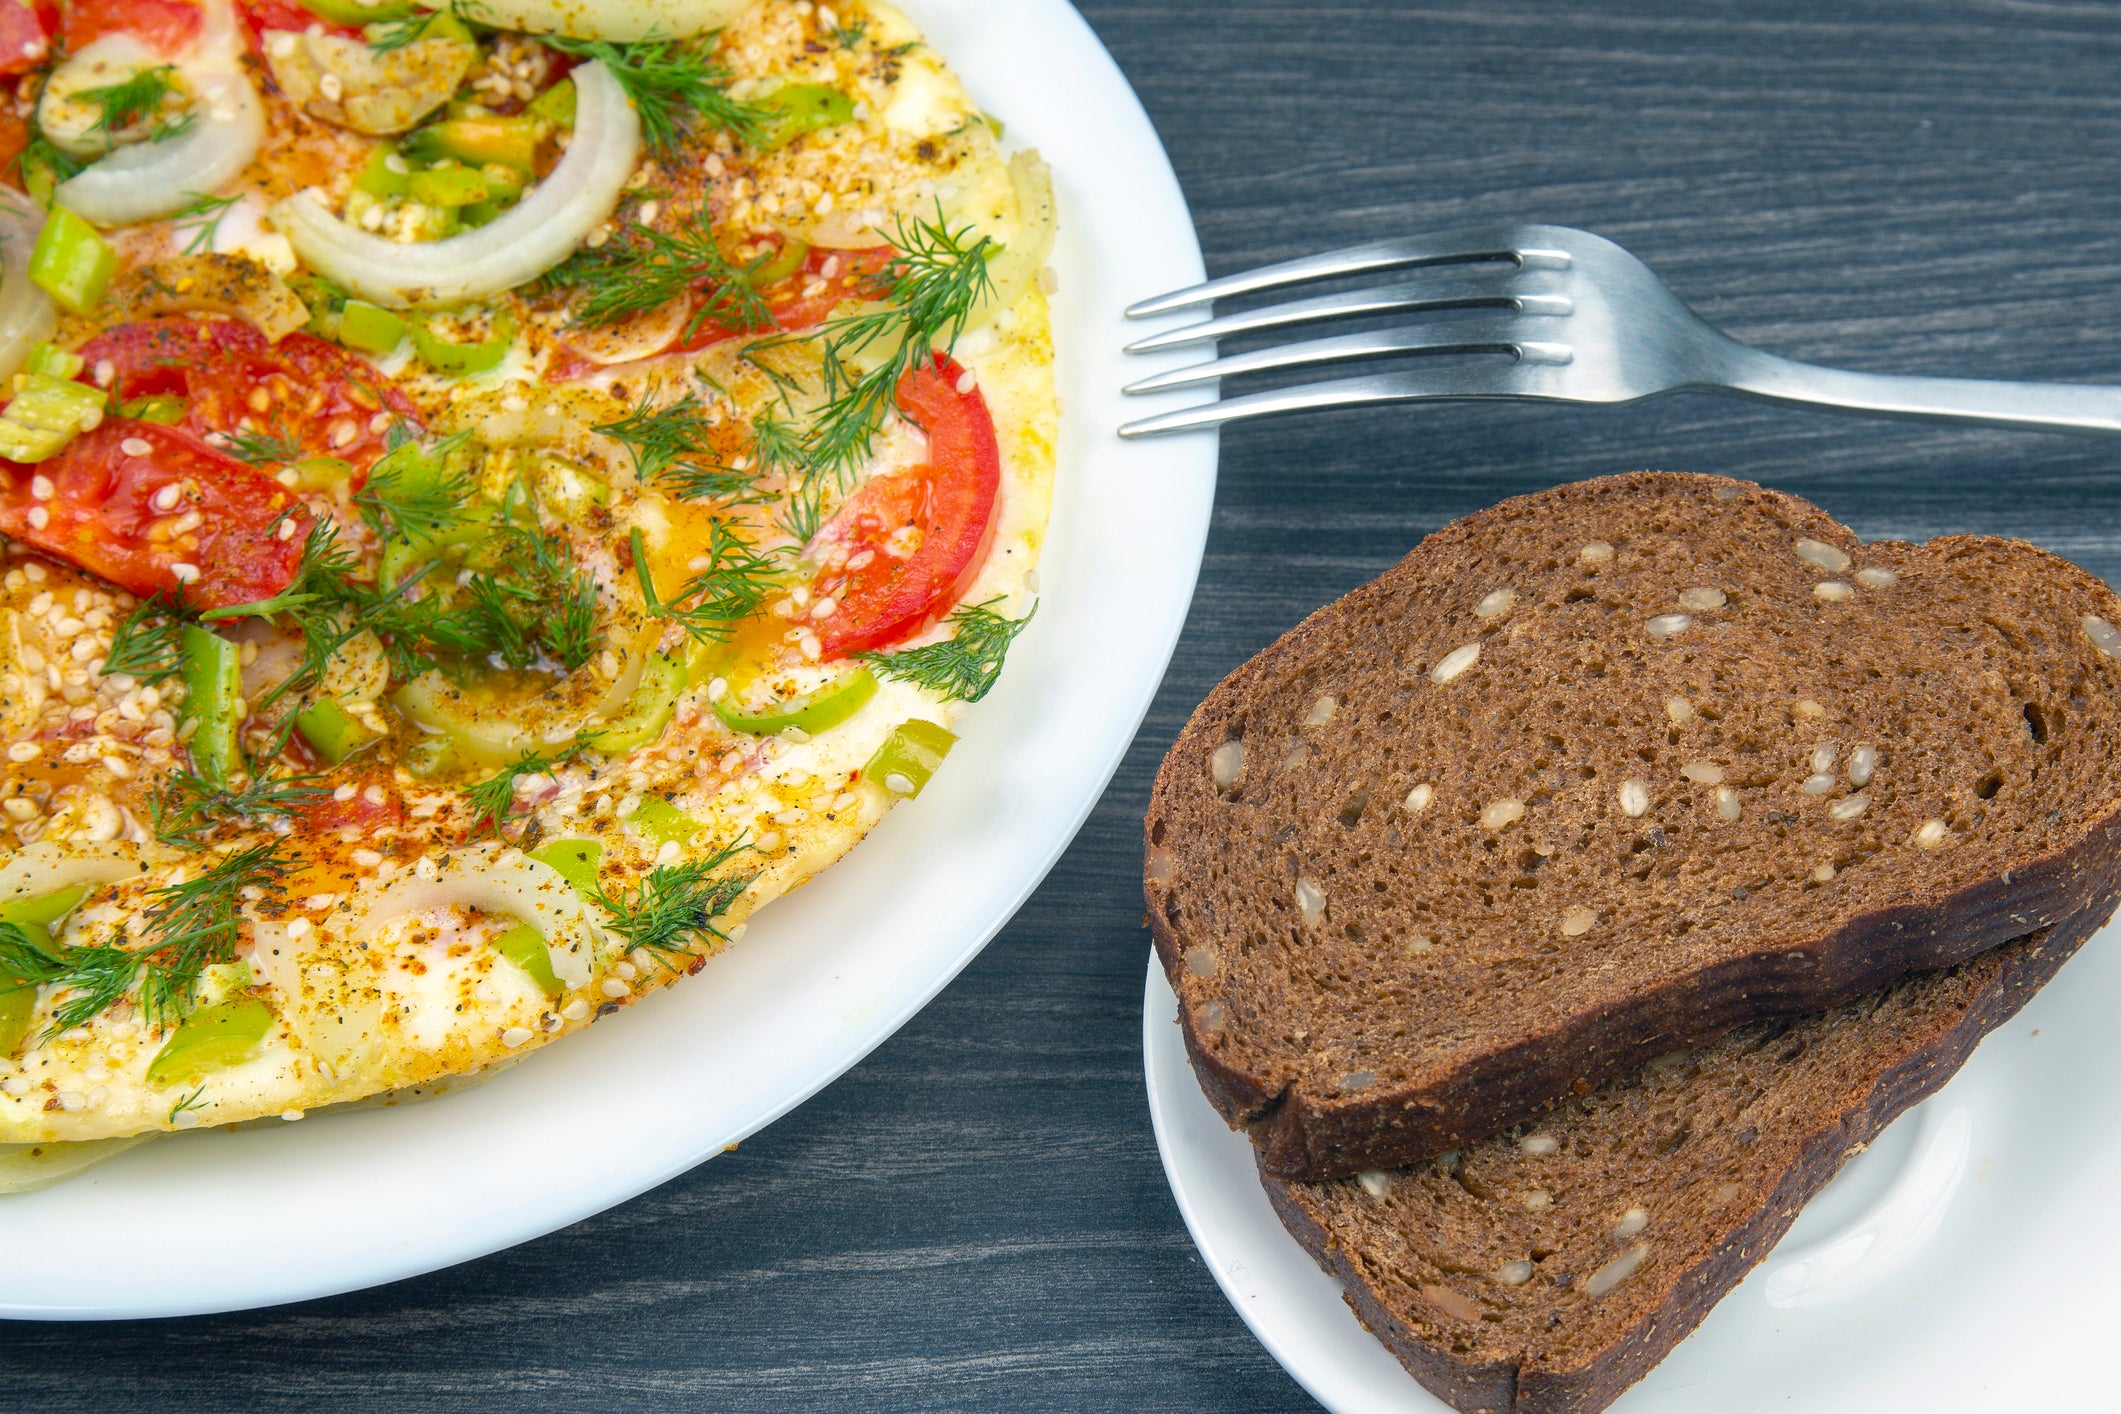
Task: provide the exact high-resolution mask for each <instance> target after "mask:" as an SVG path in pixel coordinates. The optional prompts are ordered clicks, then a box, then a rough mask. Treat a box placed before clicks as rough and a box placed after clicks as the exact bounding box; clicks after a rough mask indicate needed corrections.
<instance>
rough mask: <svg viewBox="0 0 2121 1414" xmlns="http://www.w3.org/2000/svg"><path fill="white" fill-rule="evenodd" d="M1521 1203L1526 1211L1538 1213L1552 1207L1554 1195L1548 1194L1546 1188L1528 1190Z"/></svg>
mask: <svg viewBox="0 0 2121 1414" xmlns="http://www.w3.org/2000/svg"><path fill="white" fill-rule="evenodd" d="M1520 1201H1521V1202H1522V1203H1523V1204H1524V1206H1525V1211H1527V1212H1532V1213H1536V1212H1538V1211H1539V1210H1540V1209H1542V1208H1545V1207H1548V1206H1550V1205H1551V1204H1552V1203H1553V1201H1554V1195H1553V1194H1551V1193H1549V1192H1547V1191H1546V1190H1545V1189H1544V1188H1533V1189H1529V1190H1527V1191H1526V1192H1525V1194H1524V1196H1523V1198H1522V1199H1521V1200H1520Z"/></svg>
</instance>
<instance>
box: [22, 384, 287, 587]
mask: <svg viewBox="0 0 2121 1414" xmlns="http://www.w3.org/2000/svg"><path fill="white" fill-rule="evenodd" d="M39 481H49V482H50V483H51V494H50V496H49V497H40V496H38V495H37V494H36V492H37V491H38V490H39V489H41V488H39V487H38V485H37V483H38V482H39ZM165 488H173V489H165ZM157 493H162V498H161V501H160V502H159V503H158V502H157V500H156V495H157ZM39 510H41V511H43V513H44V514H43V516H42V520H43V522H44V523H43V524H41V525H39V524H38V523H37V521H38V519H39V517H38V516H37V515H36V512H37V511H39ZM194 515H196V517H197V519H196V523H194V524H191V525H189V526H185V522H187V521H192V520H193V518H194ZM310 520H311V517H310V514H309V512H308V511H307V510H306V509H305V508H304V507H303V506H302V505H301V503H300V502H299V501H298V500H297V499H296V498H295V494H294V493H293V492H292V491H289V490H288V489H287V488H286V487H285V486H282V485H281V484H280V483H279V482H277V481H275V480H273V479H272V478H271V477H270V476H267V475H266V474H265V473H264V472H262V471H259V470H258V469H257V468H255V467H250V466H245V465H244V464H243V463H242V462H239V461H237V460H236V459H235V458H234V457H231V456H229V455H228V454H227V453H225V452H217V451H215V450H214V449H213V448H212V447H209V446H207V445H206V444H205V443H203V442H201V441H199V440H198V439H197V438H195V437H193V436H192V435H191V434H190V433H188V432H185V431H183V430H182V429H180V428H176V427H164V426H161V425H160V424H158V423H153V422H134V421H132V420H131V419H130V418H123V417H113V418H109V419H106V420H105V421H104V422H103V424H102V425H101V426H99V427H97V428H96V429H95V430H94V431H93V432H84V433H82V434H81V435H80V436H79V437H76V438H75V439H74V440H73V441H71V442H69V443H67V444H66V445H65V446H64V447H62V448H61V449H60V450H59V454H58V455H57V456H54V457H53V458H51V459H50V460H49V461H43V462H39V463H38V464H37V465H35V466H19V465H17V464H16V463H14V462H9V461H0V532H5V533H6V534H8V535H12V536H14V537H15V538H16V539H17V540H23V541H27V542H28V543H29V544H31V545H34V546H36V547H37V548H38V549H39V550H42V551H44V552H45V553H46V554H48V555H52V556H54V557H56V558H58V559H61V560H65V561H67V562H68V563H69V564H75V565H79V566H80V567H81V568H82V569H85V570H87V571H89V572H90V573H92V574H97V575H101V576H102V577H103V578H105V579H107V580H109V581H110V582H111V583H113V584H115V585H118V586H119V587H121V588H124V589H129V590H131V591H132V592H133V593H135V594H138V595H142V596H146V595H150V594H169V595H176V594H178V593H180V592H181V593H182V594H183V596H184V598H185V600H186V601H187V602H189V603H192V604H196V605H198V606H199V607H201V608H207V609H220V608H225V607H227V606H228V605H231V604H250V603H255V602H256V601H258V600H260V599H269V598H271V597H272V596H273V595H275V594H278V593H279V592H280V591H281V590H283V589H285V588H286V587H287V584H288V581H289V580H291V579H293V578H294V576H295V566H296V563H297V562H298V561H299V560H300V559H301V557H302V537H303V536H304V535H305V534H307V533H308V530H309V524H310ZM283 521H286V522H292V525H293V529H292V530H290V531H287V532H286V533H284V534H283V533H282V531H281V529H280V527H281V523H282V522H283ZM179 526H185V528H184V529H182V530H178V529H177V527H179ZM180 564H181V565H190V566H191V567H192V568H194V569H196V570H197V571H198V572H199V573H198V576H197V577H196V578H195V579H190V582H188V583H187V579H188V578H189V577H188V576H187V577H184V578H180V572H179V571H178V569H177V566H178V565H180Z"/></svg>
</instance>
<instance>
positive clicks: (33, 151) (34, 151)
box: [9, 116, 88, 190]
mask: <svg viewBox="0 0 2121 1414" xmlns="http://www.w3.org/2000/svg"><path fill="white" fill-rule="evenodd" d="M9 165H10V166H12V167H13V168H14V169H15V172H16V174H17V175H18V176H20V177H22V178H23V180H24V181H25V182H27V181H28V180H29V175H30V173H31V172H32V171H43V172H48V173H50V174H51V179H52V182H53V184H54V185H56V184H58V183H60V182H63V181H65V180H67V179H68V178H69V177H77V176H79V175H80V174H81V169H82V168H83V167H85V166H87V165H88V164H87V163H84V162H76V161H75V160H74V159H73V158H71V157H69V156H67V155H66V154H65V153H64V152H62V151H60V150H59V147H58V145H57V144H56V143H54V142H53V141H52V140H51V139H50V138H48V137H46V136H45V135H44V129H42V128H40V127H38V126H37V122H36V118H35V117H34V116H32V117H31V119H30V137H29V142H28V143H27V144H26V145H25V146H24V147H23V149H22V151H21V152H20V153H19V154H18V155H17V156H16V158H15V160H14V161H13V162H12V163H10V164H9ZM30 189H31V190H35V187H31V188H30Z"/></svg>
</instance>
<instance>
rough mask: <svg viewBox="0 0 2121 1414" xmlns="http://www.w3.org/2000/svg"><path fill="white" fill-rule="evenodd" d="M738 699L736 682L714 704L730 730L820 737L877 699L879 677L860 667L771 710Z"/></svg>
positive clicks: (757, 733) (772, 707) (749, 733)
mask: <svg viewBox="0 0 2121 1414" xmlns="http://www.w3.org/2000/svg"><path fill="white" fill-rule="evenodd" d="M738 696H739V692H738V690H737V688H736V685H735V684H733V683H732V684H731V685H730V690H729V691H728V692H726V693H724V694H722V697H721V698H720V700H718V701H717V702H716V703H715V704H714V715H715V716H717V717H720V718H721V719H722V725H723V726H725V727H727V728H729V730H731V731H733V732H744V733H746V734H748V735H751V736H771V735H773V734H774V733H775V732H784V731H787V730H788V729H789V728H790V727H794V728H795V729H796V730H798V731H801V732H805V733H808V734H809V735H811V736H816V735H817V734H818V733H819V732H821V731H825V730H827V729H829V728H831V727H836V726H838V725H839V724H840V723H841V722H844V721H846V720H847V719H848V718H849V717H851V716H853V715H854V714H855V713H856V712H859V711H860V710H861V709H862V706H863V704H864V703H866V702H868V700H869V699H870V698H872V697H874V696H876V675H875V674H873V673H871V672H870V671H869V670H868V669H867V668H856V669H855V670H854V671H853V672H851V673H847V674H845V675H843V676H841V677H839V678H836V679H834V680H833V681H832V682H829V683H826V684H825V685H824V686H823V687H821V688H819V689H818V690H817V691H815V692H806V693H804V694H803V695H802V696H800V697H790V698H786V699H784V700H782V701H779V702H776V703H774V704H773V705H772V706H770V707H756V708H754V707H747V706H744V705H743V704H742V703H740V702H739V701H738V700H737V698H738Z"/></svg>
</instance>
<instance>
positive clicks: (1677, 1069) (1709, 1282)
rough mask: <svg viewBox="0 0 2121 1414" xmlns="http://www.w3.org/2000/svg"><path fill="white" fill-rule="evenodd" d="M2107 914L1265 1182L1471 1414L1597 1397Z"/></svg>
mask: <svg viewBox="0 0 2121 1414" xmlns="http://www.w3.org/2000/svg"><path fill="white" fill-rule="evenodd" d="M2102 917H2103V915H2099V914H2094V913H2085V914H2080V915H2079V916H2078V917H2077V918H2075V919H2073V920H2071V921H2069V922H2066V923H2064V924H2061V925H2059V926H2057V927H2055V928H2053V929H2051V930H2048V931H2046V932H2044V933H2041V934H2036V935H2034V936H2033V937H2032V938H2029V939H2024V940H2021V941H2018V942H2014V943H2008V944H2005V945H2004V946H2002V947H2000V948H1995V949H1992V950H1991V951H1989V952H1986V953H1983V954H1981V955H1980V956H1979V957H1976V958H1974V959H1973V960H1972V961H1970V962H1965V963H1962V964H1960V965H1959V966H1958V967H1957V968H1953V969H1948V970H1945V971H1941V972H1918V973H1914V974H1911V975H1910V976H1908V977H1905V978H1903V979H1901V980H1900V981H1898V982H1895V983H1893V984H1891V985H1890V986H1888V987H1886V988H1884V989H1883V990H1881V991H1877V992H1872V993H1869V994H1866V995H1865V996H1863V997H1861V998H1859V999H1857V1000H1856V1001H1853V1002H1848V1003H1845V1004H1843V1005H1842V1006H1840V1007H1837V1008H1835V1009H1833V1010H1831V1011H1828V1012H1825V1013H1813V1014H1812V1015H1810V1016H1806V1017H1802V1018H1798V1019H1795V1020H1778V1021H1762V1022H1754V1023H1752V1024H1750V1025H1747V1026H1743V1027H1740V1028H1739V1029H1738V1030H1736V1031H1732V1032H1728V1033H1726V1034H1725V1035H1724V1036H1723V1037H1722V1038H1720V1039H1719V1040H1716V1041H1713V1042H1711V1043H1710V1044H1708V1045H1706V1046H1704V1047H1701V1048H1700V1049H1698V1050H1696V1051H1693V1052H1691V1053H1686V1052H1681V1053H1678V1054H1675V1055H1673V1056H1670V1057H1667V1058H1664V1059H1661V1060H1658V1061H1653V1062H1651V1064H1650V1065H1648V1066H1646V1067H1645V1068H1644V1069H1642V1070H1640V1071H1638V1072H1636V1073H1635V1074H1633V1075H1630V1076H1627V1077H1625V1078H1624V1079H1620V1080H1614V1081H1609V1082H1607V1083H1606V1084H1605V1085H1603V1086H1601V1087H1600V1088H1599V1089H1597V1090H1595V1091H1593V1092H1592V1093H1591V1094H1590V1095H1588V1096H1586V1097H1584V1098H1582V1099H1579V1100H1571V1101H1568V1102H1566V1103H1564V1104H1563V1105H1561V1106H1560V1107H1558V1108H1557V1109H1555V1110H1554V1111H1553V1112H1552V1113H1550V1114H1547V1115H1545V1116H1542V1117H1541V1118H1540V1120H1539V1121H1538V1122H1537V1123H1535V1124H1532V1125H1521V1126H1517V1127H1516V1128H1513V1129H1511V1130H1508V1131H1506V1132H1504V1133H1503V1134H1499V1135H1495V1136H1493V1137H1491V1138H1488V1139H1486V1140H1483V1141H1481V1142H1480V1143H1477V1144H1473V1145H1469V1146H1468V1147H1467V1148H1465V1149H1463V1150H1461V1151H1458V1152H1455V1153H1451V1154H1446V1155H1444V1156H1442V1157H1441V1158H1436V1159H1430V1160H1427V1161H1425V1162H1423V1163H1421V1164H1419V1165H1416V1166H1415V1167H1413V1168H1411V1169H1402V1170H1399V1171H1396V1172H1391V1173H1383V1172H1378V1173H1366V1174H1364V1175H1362V1176H1361V1178H1359V1179H1356V1178H1343V1179H1334V1180H1331V1181H1329V1182H1325V1183H1315V1184H1308V1183H1291V1182H1288V1181H1286V1180H1283V1179H1276V1178H1264V1177H1263V1180H1262V1181H1263V1182H1264V1183H1265V1184H1266V1189H1267V1196H1268V1198H1269V1199H1270V1200H1272V1202H1273V1204H1274V1207H1275V1210H1276V1211H1277V1212H1279V1213H1280V1215H1281V1219H1282V1222H1283V1223H1284V1224H1286V1225H1287V1226H1288V1228H1289V1231H1290V1232H1291V1233H1293V1234H1295V1236H1296V1238H1297V1240H1298V1241H1300V1242H1302V1243H1303V1245H1304V1246H1305V1247H1307V1248H1308V1249H1310V1251H1311V1254H1312V1255H1313V1256H1314V1257H1316V1258H1317V1259H1318V1260H1319V1264H1320V1265H1321V1266H1323V1267H1324V1268H1325V1269H1326V1270H1327V1271H1328V1272H1330V1273H1331V1274H1333V1275H1334V1276H1337V1277H1339V1278H1340V1280H1341V1282H1342V1283H1343V1285H1344V1286H1345V1287H1346V1295H1347V1300H1348V1304H1349V1305H1350V1306H1352V1307H1353V1308H1354V1309H1355V1313H1356V1314H1357V1315H1358V1316H1360V1317H1361V1318H1362V1322H1363V1324H1364V1325H1366V1326H1368V1327H1369V1328H1370V1329H1371V1331H1373V1332H1375V1333H1376V1334H1377V1336H1378V1337H1379V1338H1380V1339H1382V1340H1383V1341H1384V1343H1385V1345H1386V1346H1387V1347H1388V1348H1389V1349H1390V1350H1391V1351H1392V1353H1393V1354H1394V1355H1396V1356H1397V1357H1398V1358H1399V1360H1400V1363H1402V1364H1404V1365H1405V1366H1406V1367H1407V1369H1408V1370H1409V1371H1411V1372H1412V1373H1413V1375H1414V1377H1415V1378H1416V1379H1418V1380H1420V1381H1421V1382H1422V1384H1424V1385H1426V1386H1427V1387H1428V1388H1429V1389H1430V1390H1431V1391H1433V1392H1434V1393H1435V1394H1436V1395H1437V1397H1438V1398H1440V1399H1442V1400H1444V1401H1445V1402H1446V1403H1448V1404H1450V1405H1451V1406H1452V1407H1454V1408H1456V1409H1460V1410H1465V1411H1467V1414H1474V1411H1478V1414H1562V1411H1567V1414H1590V1411H1595V1410H1600V1409H1603V1408H1605V1407H1606V1406H1607V1405H1608V1404H1610V1403H1611V1402H1612V1401H1613V1400H1614V1399H1615V1398H1616V1397H1617V1396H1619V1394H1620V1393H1621V1392H1622V1391H1623V1390H1625V1389H1626V1388H1627V1387H1628V1386H1629V1385H1631V1384H1633V1383H1634V1382H1635V1381H1637V1380H1639V1379H1641V1378H1642V1377H1643V1375H1644V1374H1645V1373H1647V1372H1648V1371H1649V1370H1650V1368H1651V1367H1652V1366H1654V1365H1655V1364H1656V1363H1657V1362H1658V1361H1660V1360H1662V1359H1663V1358H1664V1357H1665V1356H1666V1355H1667V1354H1668V1353H1670V1351H1671V1349H1672V1347H1673V1346H1674V1345H1676V1344H1677V1343H1678V1342H1679V1341H1680V1340H1681V1339H1682V1338H1683V1337H1684V1336H1685V1335H1686V1334H1687V1333H1688V1332H1689V1331H1691V1330H1693V1329H1694V1327H1695V1326H1697V1325H1699V1324H1700V1323H1701V1320H1702V1318H1703V1317H1704V1316H1706V1315H1707V1314H1708V1313H1709V1309H1710V1308H1711V1307H1713V1306H1714V1305H1715V1304H1716V1303H1717V1302H1718V1301H1719V1300H1721V1299H1722V1298H1723V1296H1724V1294H1725V1293H1726V1292H1728V1291H1729V1290H1730V1289H1731V1288H1732V1287H1733V1286H1736V1285H1737V1284H1738V1282H1739V1280H1740V1279H1741V1278H1742V1277H1744V1275H1745V1274H1746V1272H1747V1271H1749V1270H1750V1269H1751V1268H1752V1267H1753V1265H1754V1264H1755V1263H1757V1262H1758V1261H1759V1260H1760V1259H1761V1258H1762V1257H1764V1256H1765V1255H1766V1254H1767V1252H1768V1250H1769V1249H1770V1248H1772V1247H1773V1246H1774V1245H1775V1243H1776V1241H1777V1240H1778V1239H1779V1238H1781V1236H1782V1234H1783V1233H1784V1232H1786V1231H1787V1230H1788V1229H1789V1226H1790V1223H1791V1221H1792V1220H1793V1219H1794V1218H1795V1217H1796V1215H1797V1210H1798V1209H1799V1208H1800V1207H1802V1206H1803V1205H1804V1203H1805V1202H1806V1201H1807V1200H1809V1199H1810V1198H1811V1197H1812V1195H1813V1194H1815V1193H1817V1192H1818V1191H1819V1190H1820V1189H1821V1188H1823V1187H1824V1186H1825V1185H1826V1182H1827V1180H1828V1179H1830V1178H1832V1177H1833V1176H1834V1174H1835V1172H1836V1171H1837V1170H1839V1169H1840V1167H1841V1165H1842V1164H1843V1162H1845V1161H1846V1160H1847V1158H1848V1157H1849V1156H1850V1155H1851V1154H1853V1153H1855V1152H1857V1151H1858V1150H1860V1149H1861V1148H1862V1147H1863V1146H1864V1145H1866V1144H1868V1143H1869V1142H1870V1141H1871V1140H1872V1139H1873V1138H1874V1137H1875V1136H1876V1135H1877V1134H1878V1132H1879V1131H1880V1130H1882V1129H1884V1128H1885V1126H1886V1125H1887V1124H1888V1123H1890V1122H1891V1120H1892V1119H1893V1117H1894V1116H1895V1115H1897V1114H1899V1113H1900V1112H1901V1111H1902V1110H1904V1109H1906V1108H1907V1107H1908V1106H1909V1105H1911V1104H1913V1103H1914V1102H1915V1101H1917V1100H1919V1099H1921V1098H1923V1097H1924V1096H1926V1095H1928V1094H1931V1093H1932V1092H1934V1091H1935V1090H1937V1089H1938V1088H1939V1087H1940V1086H1942V1085H1943V1084H1944V1082H1945V1081H1946V1080H1948V1079H1950V1078H1951V1076H1952V1074H1953V1072H1955V1071H1956V1070H1958V1068H1959V1066H1960V1064H1961V1063H1962V1062H1964V1061H1965V1060H1966V1058H1967V1056H1968V1055H1970V1054H1972V1052H1973V1049H1974V1047H1975V1045H1976V1044H1978V1043H1979V1041H1980V1040H1981V1038H1982V1037H1983V1036H1984V1035H1986V1034H1987V1033H1988V1032H1990V1031H1992V1030H1994V1029H1995V1028H1996V1027H1998V1026H2000V1025H2001V1024H2002V1023H2003V1022H2004V1021H2006V1020H2008V1019H2009V1018H2010V1017H2011V1016H2012V1015H2013V1014H2014V1013H2015V1012H2016V1011H2017V1010H2018V1009H2019V1008H2020V1007H2021V1006H2023V1005H2024V1004H2025V1002H2026V1001H2027V1000H2028V999H2029V998H2030V997H2031V996H2032V994H2033V993H2034V992H2035V991H2037V990H2038V989H2039V987H2040V985H2041V984H2042V983H2044V982H2046V981H2047V980H2048V978H2050V977H2052V976H2053V975H2054V973H2055V970H2056V969H2057V968H2059V967H2060V966H2061V965H2062V964H2063V962H2064V961H2066V960H2067V959H2068V958H2069V956H2070V954H2071V953H2073V952H2075V951H2076V949H2077V945H2078V944H2079V943H2081V942H2082V941H2083V940H2084V939H2085V938H2086V937H2087V936H2089V935H2090V934H2091V933H2092V932H2093V931H2094V930H2095V929H2096V928H2097V927H2098V925H2099V921H2100V919H2101V918H2102Z"/></svg>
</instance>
